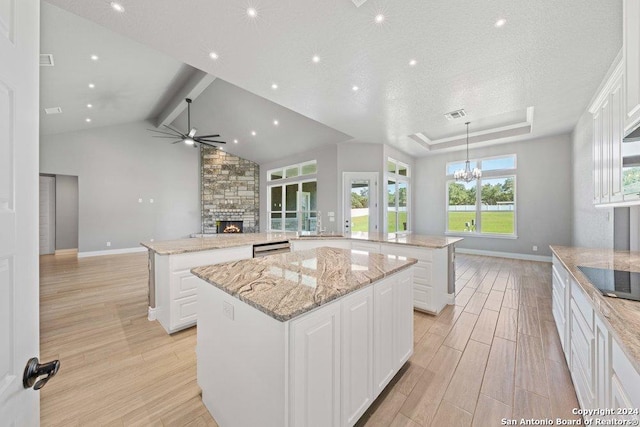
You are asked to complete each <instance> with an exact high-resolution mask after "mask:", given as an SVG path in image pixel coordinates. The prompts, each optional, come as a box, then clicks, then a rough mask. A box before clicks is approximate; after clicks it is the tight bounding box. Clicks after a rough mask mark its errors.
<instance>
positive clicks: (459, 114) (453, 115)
mask: <svg viewBox="0 0 640 427" xmlns="http://www.w3.org/2000/svg"><path fill="white" fill-rule="evenodd" d="M466 115H467V113H465V112H464V110H463V109H460V110H455V111H451V112H449V113H447V114H445V115H444V116H445V117H446V118H447V120H455V119H461V118H463V117H466Z"/></svg>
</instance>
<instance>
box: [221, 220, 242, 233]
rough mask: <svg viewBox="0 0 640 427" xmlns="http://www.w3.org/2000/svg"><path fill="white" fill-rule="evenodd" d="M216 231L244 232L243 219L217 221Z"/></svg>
mask: <svg viewBox="0 0 640 427" xmlns="http://www.w3.org/2000/svg"><path fill="white" fill-rule="evenodd" d="M216 233H242V221H216Z"/></svg>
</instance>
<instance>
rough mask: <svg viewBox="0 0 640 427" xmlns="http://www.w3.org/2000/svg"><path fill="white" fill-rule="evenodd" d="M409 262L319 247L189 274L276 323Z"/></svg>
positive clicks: (214, 266) (198, 270)
mask: <svg viewBox="0 0 640 427" xmlns="http://www.w3.org/2000/svg"><path fill="white" fill-rule="evenodd" d="M416 261H417V260H415V259H413V258H405V257H398V256H392V255H382V254H375V253H363V252H355V251H350V250H348V249H335V248H318V249H311V250H307V251H299V252H290V253H285V254H281V255H271V256H268V257H264V258H254V259H248V260H242V261H234V262H228V263H223V264H216V265H209V266H204V267H198V268H194V269H193V270H191V272H192V273H193V274H194V275H196V276H197V277H199V278H201V279H203V280H205V281H207V282H209V283H211V284H212V285H214V286H216V287H217V288H219V289H221V290H223V291H225V292H226V293H228V294H230V295H232V296H234V297H236V298H238V299H240V300H241V301H244V302H245V303H247V304H249V305H251V306H253V307H255V308H257V309H258V310H260V311H262V312H264V313H265V314H267V315H269V316H271V317H273V318H274V319H276V320H279V321H282V322H284V321H287V320H290V319H292V318H294V317H297V316H299V315H301V314H304V313H306V312H308V311H310V310H313V309H314V308H316V307H319V306H321V305H323V304H326V303H328V302H330V301H332V300H334V299H336V298H339V297H341V296H343V295H346V294H349V293H351V292H354V291H356V290H358V289H360V288H363V287H365V286H367V285H368V284H370V283H373V282H376V281H378V280H380V279H382V278H384V277H386V276H388V275H390V274H393V273H395V272H398V271H400V270H403V269H405V268H408V267H410V266H411V265H413V264H415V263H416Z"/></svg>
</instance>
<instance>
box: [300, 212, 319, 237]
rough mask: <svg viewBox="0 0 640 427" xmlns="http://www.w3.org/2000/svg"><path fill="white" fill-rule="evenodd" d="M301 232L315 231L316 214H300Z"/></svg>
mask: <svg viewBox="0 0 640 427" xmlns="http://www.w3.org/2000/svg"><path fill="white" fill-rule="evenodd" d="M300 215H301V217H302V231H314V232H315V231H317V229H318V227H317V214H316V212H302V213H301V214H300Z"/></svg>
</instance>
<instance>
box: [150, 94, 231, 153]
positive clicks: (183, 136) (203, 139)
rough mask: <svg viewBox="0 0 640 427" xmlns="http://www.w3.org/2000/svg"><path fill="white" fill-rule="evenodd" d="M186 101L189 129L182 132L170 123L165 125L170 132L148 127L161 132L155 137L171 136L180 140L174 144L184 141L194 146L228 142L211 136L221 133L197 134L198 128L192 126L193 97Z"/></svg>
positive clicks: (152, 130) (211, 145)
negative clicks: (216, 139)
mask: <svg viewBox="0 0 640 427" xmlns="http://www.w3.org/2000/svg"><path fill="white" fill-rule="evenodd" d="M185 101H187V128H188V129H189V130H188V131H187V133H182V132H180V131H179V130H178V129H176V128H174V127H173V126H169V125H164V127H166V128H167V129H168V130H169V132H165V131H161V130H157V129H147V130H150V131H151V132H156V133H158V134H160V135H154V138H170V139H176V138H178V140H177V141H173V142H172V144H177V143H178V142H184V143H185V144H187V145H191V146H192V147H194V148H197V147H198V145H197V144H204V145H208V146H210V147H216V145H213V144H214V143H215V144H226V142H224V141H215V140H212V139H211V138H217V137H219V136H220V135H201V136H196V132H197V131H198V130H197V129H196V128H192V127H191V99H189V98H186V99H185Z"/></svg>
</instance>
